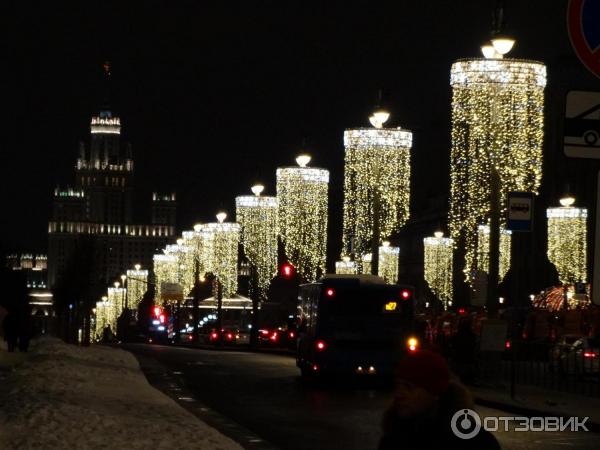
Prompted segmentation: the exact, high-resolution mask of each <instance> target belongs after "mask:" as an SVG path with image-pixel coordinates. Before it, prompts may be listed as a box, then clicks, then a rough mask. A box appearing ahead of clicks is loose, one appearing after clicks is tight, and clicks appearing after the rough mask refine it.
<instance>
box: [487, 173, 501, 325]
mask: <svg viewBox="0 0 600 450" xmlns="http://www.w3.org/2000/svg"><path fill="white" fill-rule="evenodd" d="M490 197H491V199H490V203H491V204H490V212H491V214H490V245H489V248H490V253H489V269H488V288H487V299H486V306H487V310H488V315H489V317H492V318H495V316H496V314H497V312H498V279H499V274H498V273H499V269H500V267H499V263H500V175H499V174H498V169H497V168H496V166H495V165H494V163H493V162H492V174H491V186H490Z"/></svg>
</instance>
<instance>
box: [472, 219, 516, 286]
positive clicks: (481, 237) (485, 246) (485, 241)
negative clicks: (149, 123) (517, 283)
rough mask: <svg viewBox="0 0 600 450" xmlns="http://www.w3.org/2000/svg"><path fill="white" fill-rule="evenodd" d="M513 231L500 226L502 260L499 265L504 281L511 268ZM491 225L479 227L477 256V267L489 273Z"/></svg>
mask: <svg viewBox="0 0 600 450" xmlns="http://www.w3.org/2000/svg"><path fill="white" fill-rule="evenodd" d="M511 238H512V231H510V230H505V229H504V228H500V260H499V266H498V279H499V280H500V281H502V279H503V278H504V275H506V273H507V272H508V269H510V248H511ZM489 256H490V227H489V226H488V225H479V227H477V256H476V258H475V268H476V269H477V270H480V271H482V272H485V273H487V272H488V270H489V267H490V258H489Z"/></svg>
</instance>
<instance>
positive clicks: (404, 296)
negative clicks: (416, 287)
mask: <svg viewBox="0 0 600 450" xmlns="http://www.w3.org/2000/svg"><path fill="white" fill-rule="evenodd" d="M400 297H402V300H408V299H409V298H410V297H411V292H410V291H409V290H408V289H403V290H402V291H401V292H400Z"/></svg>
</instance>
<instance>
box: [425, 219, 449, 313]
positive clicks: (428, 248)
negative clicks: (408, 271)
mask: <svg viewBox="0 0 600 450" xmlns="http://www.w3.org/2000/svg"><path fill="white" fill-rule="evenodd" d="M423 247H424V258H423V259H424V274H425V281H427V284H428V285H429V288H430V289H431V291H432V292H433V294H434V295H435V296H436V297H437V298H438V299H439V300H440V301H441V302H442V304H443V306H444V309H447V308H448V306H450V305H451V304H452V295H453V290H452V289H453V288H452V270H453V259H452V257H453V256H452V251H453V247H454V241H453V240H452V239H451V238H445V237H444V233H443V232H442V231H436V232H435V233H434V237H426V238H424V239H423Z"/></svg>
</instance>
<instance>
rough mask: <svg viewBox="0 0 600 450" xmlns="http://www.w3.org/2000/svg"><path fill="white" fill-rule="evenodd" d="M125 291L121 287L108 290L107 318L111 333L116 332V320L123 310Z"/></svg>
mask: <svg viewBox="0 0 600 450" xmlns="http://www.w3.org/2000/svg"><path fill="white" fill-rule="evenodd" d="M126 293H127V290H126V289H124V288H121V287H109V288H108V308H109V309H108V317H109V323H110V326H111V328H112V332H113V333H116V332H117V320H118V319H119V316H120V315H121V313H122V312H123V309H125V294H126Z"/></svg>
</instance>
